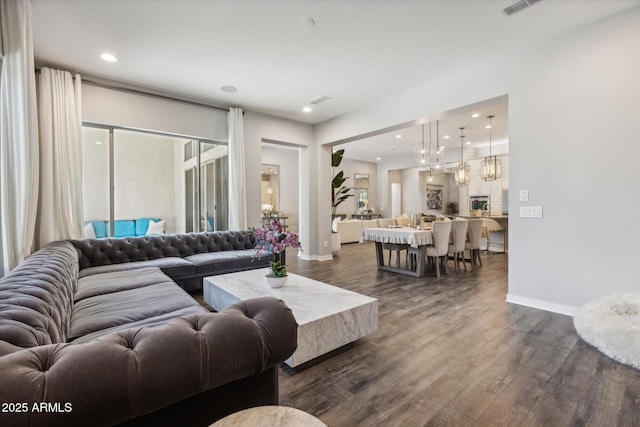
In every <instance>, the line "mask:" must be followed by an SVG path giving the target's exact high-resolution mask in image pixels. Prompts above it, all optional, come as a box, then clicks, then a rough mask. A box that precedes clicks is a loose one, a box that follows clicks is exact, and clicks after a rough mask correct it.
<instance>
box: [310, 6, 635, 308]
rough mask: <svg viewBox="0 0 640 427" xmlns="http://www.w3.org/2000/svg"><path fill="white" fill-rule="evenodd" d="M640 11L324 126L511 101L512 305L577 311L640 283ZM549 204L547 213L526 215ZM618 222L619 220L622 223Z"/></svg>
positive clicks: (365, 126) (351, 128) (321, 132)
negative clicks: (524, 193)
mask: <svg viewBox="0 0 640 427" xmlns="http://www.w3.org/2000/svg"><path fill="white" fill-rule="evenodd" d="M638 46H640V8H635V9H632V10H630V11H627V12H624V13H623V14H619V15H616V16H613V17H611V18H608V19H606V20H602V21H600V22H597V23H595V24H593V25H589V26H587V27H583V28H581V29H578V30H576V31H573V32H571V33H569V34H566V35H564V36H561V37H558V38H556V39H554V40H551V41H549V42H546V43H543V44H541V45H539V46H537V47H536V48H533V49H529V50H527V51H524V52H520V53H518V54H516V55H512V56H509V57H506V58H503V59H501V60H498V61H492V62H489V63H486V64H483V65H481V66H478V67H475V68H472V69H466V70H462V71H460V72H459V73H456V74H452V75H449V76H447V77H445V78H442V79H440V80H437V81H434V82H432V83H430V84H427V85H424V86H420V87H418V88H415V89H413V90H410V91H407V92H404V93H400V94H397V95H395V96H392V97H388V98H385V99H382V100H380V101H379V102H377V103H375V104H373V105H371V106H370V107H368V108H365V109H362V110H359V111H356V112H354V113H351V114H348V115H345V116H342V117H340V118H337V119H335V120H332V121H330V122H326V123H324V124H321V125H319V126H318V127H317V129H316V134H317V139H318V141H319V142H320V143H331V142H335V141H339V140H341V139H343V138H346V137H352V136H355V135H361V134H363V133H366V132H370V131H373V130H377V129H382V128H386V127H389V126H392V125H395V124H399V123H405V122H409V121H411V120H415V119H417V118H420V117H428V116H434V115H437V114H438V113H439V112H443V111H449V110H452V109H454V108H456V107H460V106H465V105H469V104H473V103H475V102H479V101H482V100H486V99H491V98H495V97H498V96H503V95H508V97H509V187H510V189H511V192H512V193H514V194H517V191H518V190H519V189H527V190H529V197H530V201H529V202H528V203H520V202H519V201H518V199H517V198H516V197H510V200H509V204H510V206H509V212H510V213H511V216H510V219H509V233H510V241H509V249H510V250H509V295H508V299H509V300H510V301H514V302H518V303H522V304H526V305H531V306H535V307H540V308H544V309H549V310H553V311H558V312H564V313H571V312H572V311H573V310H574V308H575V307H578V306H581V305H583V304H584V303H586V302H587V301H589V300H591V299H593V298H596V297H598V296H601V295H604V294H609V293H613V292H631V291H638V290H639V289H640V284H639V283H640V281H639V280H640V263H638V262H637V260H638V258H639V257H640V222H639V221H638V220H637V213H638V212H639V211H640V197H639V196H640V185H639V184H640V179H639V178H640V168H638V163H639V162H640V144H639V143H638V142H639V141H638V140H639V139H640V79H639V78H638V76H639V75H640V49H638ZM524 205H531V206H542V207H543V210H544V217H543V218H542V219H526V218H519V217H518V216H517V212H518V210H519V207H520V206H524ZM609 224H614V225H613V226H610V225H609Z"/></svg>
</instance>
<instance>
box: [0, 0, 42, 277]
mask: <svg viewBox="0 0 640 427" xmlns="http://www.w3.org/2000/svg"><path fill="white" fill-rule="evenodd" d="M0 32H1V34H2V37H0V38H1V39H2V52H3V55H4V59H3V63H2V73H1V77H0V217H1V218H0V224H1V228H2V265H3V271H4V273H7V272H9V271H10V270H11V269H12V268H13V267H15V266H16V265H18V264H19V263H20V262H21V261H22V260H24V259H25V258H26V257H27V256H28V255H30V254H31V252H32V250H33V243H34V233H35V224H36V211H37V204H38V155H39V153H38V117H37V108H36V82H35V71H34V70H35V67H34V62H33V42H32V32H31V4H30V3H29V2H28V1H27V0H0Z"/></svg>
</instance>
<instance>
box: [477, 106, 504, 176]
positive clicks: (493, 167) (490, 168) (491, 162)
mask: <svg viewBox="0 0 640 427" xmlns="http://www.w3.org/2000/svg"><path fill="white" fill-rule="evenodd" d="M494 117H495V116H487V119H489V126H488V127H489V157H485V158H484V160H483V161H482V162H481V163H480V177H481V178H482V179H484V180H485V181H495V180H496V179H497V178H501V177H502V161H501V160H500V159H498V157H496V156H492V155H491V119H493V118H494Z"/></svg>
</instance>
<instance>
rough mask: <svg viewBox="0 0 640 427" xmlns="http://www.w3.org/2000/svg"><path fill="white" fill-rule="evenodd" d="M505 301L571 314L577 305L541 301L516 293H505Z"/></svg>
mask: <svg viewBox="0 0 640 427" xmlns="http://www.w3.org/2000/svg"><path fill="white" fill-rule="evenodd" d="M506 301H507V302H509V303H512V304H518V305H524V306H527V307H532V308H537V309H539V310H544V311H551V312H552V313H558V314H564V315H566V316H571V317H573V315H574V314H575V312H576V310H577V309H578V308H577V307H572V306H570V305H562V304H554V303H552V302H548V301H542V300H538V299H533V298H527V297H520V296H518V295H513V294H507V300H506Z"/></svg>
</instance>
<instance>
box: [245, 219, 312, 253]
mask: <svg viewBox="0 0 640 427" xmlns="http://www.w3.org/2000/svg"><path fill="white" fill-rule="evenodd" d="M253 235H254V236H255V238H256V247H255V249H256V255H257V256H258V258H260V257H261V256H263V255H267V254H279V253H280V252H282V251H283V250H285V249H286V248H287V247H291V248H299V247H300V241H299V240H298V235H297V234H295V233H292V232H290V231H285V230H283V228H282V224H280V221H278V220H277V219H271V221H269V226H268V227H261V228H256V229H255V230H253Z"/></svg>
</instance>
